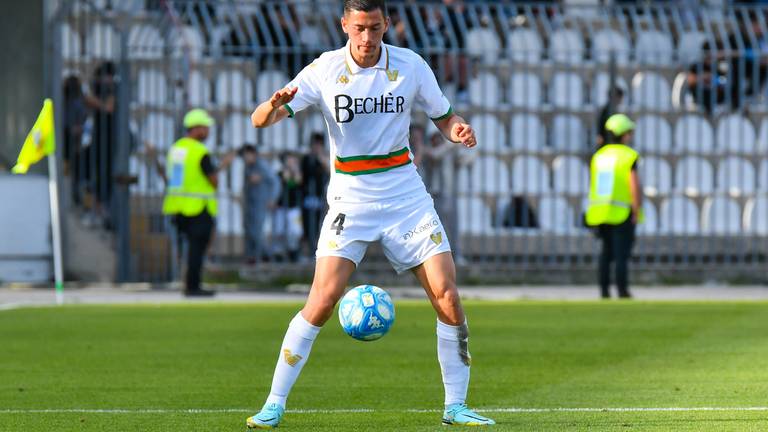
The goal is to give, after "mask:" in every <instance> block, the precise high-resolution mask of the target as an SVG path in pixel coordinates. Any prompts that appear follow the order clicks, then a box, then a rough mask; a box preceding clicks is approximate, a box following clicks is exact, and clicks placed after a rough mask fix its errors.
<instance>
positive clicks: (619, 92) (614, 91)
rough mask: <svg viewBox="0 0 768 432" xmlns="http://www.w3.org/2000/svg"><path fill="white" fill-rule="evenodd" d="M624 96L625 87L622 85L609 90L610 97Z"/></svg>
mask: <svg viewBox="0 0 768 432" xmlns="http://www.w3.org/2000/svg"><path fill="white" fill-rule="evenodd" d="M613 96H616V97H624V89H623V88H621V87H620V86H613V88H612V89H610V90H608V97H613Z"/></svg>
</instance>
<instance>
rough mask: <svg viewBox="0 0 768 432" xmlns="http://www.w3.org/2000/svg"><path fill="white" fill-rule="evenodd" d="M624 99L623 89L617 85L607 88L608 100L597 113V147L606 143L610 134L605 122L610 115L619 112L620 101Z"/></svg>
mask: <svg viewBox="0 0 768 432" xmlns="http://www.w3.org/2000/svg"><path fill="white" fill-rule="evenodd" d="M623 100H624V89H622V88H621V87H619V86H614V87H613V88H612V89H609V90H608V102H606V104H605V105H603V107H602V108H601V109H600V113H599V114H598V115H597V147H598V148H600V146H602V145H603V143H607V142H608V139H609V137H610V136H611V135H609V132H608V131H607V130H606V129H605V122H607V121H608V118H609V117H611V116H612V115H614V114H616V113H617V112H619V109H620V106H621V102H622V101H623Z"/></svg>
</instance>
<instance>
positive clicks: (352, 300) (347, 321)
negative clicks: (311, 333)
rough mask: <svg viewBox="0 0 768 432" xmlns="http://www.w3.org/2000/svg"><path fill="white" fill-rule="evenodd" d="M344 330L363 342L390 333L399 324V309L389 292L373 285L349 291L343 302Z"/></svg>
mask: <svg viewBox="0 0 768 432" xmlns="http://www.w3.org/2000/svg"><path fill="white" fill-rule="evenodd" d="M339 322H341V328H343V329H344V331H345V332H346V333H347V334H348V335H350V336H352V337H353V338H355V339H357V340H361V341H372V340H376V339H379V338H380V337H382V336H384V335H385V334H387V332H388V331H389V329H390V327H392V324H394V322H395V306H394V305H393V304H392V299H391V298H390V297H389V294H387V292H386V291H384V290H383V289H381V288H379V287H377V286H373V285H360V286H356V287H354V288H352V289H351V290H349V291H348V292H347V293H346V294H345V295H344V297H343V298H342V299H341V302H340V303H339Z"/></svg>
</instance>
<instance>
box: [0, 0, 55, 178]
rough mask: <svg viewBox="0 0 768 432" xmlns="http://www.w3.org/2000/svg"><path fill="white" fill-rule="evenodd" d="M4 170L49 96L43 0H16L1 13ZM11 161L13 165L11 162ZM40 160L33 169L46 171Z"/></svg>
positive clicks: (0, 158)
mask: <svg viewBox="0 0 768 432" xmlns="http://www.w3.org/2000/svg"><path fill="white" fill-rule="evenodd" d="M0 40H1V41H3V44H2V47H3V49H2V50H0V65H2V66H0V95H2V97H0V171H2V170H4V169H10V166H12V165H13V164H14V163H15V161H16V157H17V156H18V154H19V150H20V149H21V145H22V143H23V142H24V138H25V137H26V134H27V133H28V132H29V129H30V128H31V127H32V124H33V123H34V122H35V119H36V117H37V114H38V113H39V112H40V108H42V106H43V98H44V97H45V89H44V80H43V68H44V65H43V61H44V59H43V0H36V1H19V2H13V7H5V8H3V13H2V14H0ZM9 165H10V166H9ZM45 170H46V166H45V164H37V165H35V166H34V167H33V168H32V170H31V171H32V172H45Z"/></svg>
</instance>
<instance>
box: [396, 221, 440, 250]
mask: <svg viewBox="0 0 768 432" xmlns="http://www.w3.org/2000/svg"><path fill="white" fill-rule="evenodd" d="M438 225H440V224H439V223H438V222H437V219H432V220H431V221H430V222H427V223H425V224H422V225H419V226H417V227H416V228H414V229H411V230H408V232H407V233H405V234H403V240H410V239H412V238H413V237H415V236H417V235H419V234H422V233H424V232H427V231H429V230H430V229H431V228H434V227H436V226H438ZM432 241H435V240H434V239H432ZM440 241H443V240H442V237H441V239H440ZM438 244H439V243H438Z"/></svg>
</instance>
